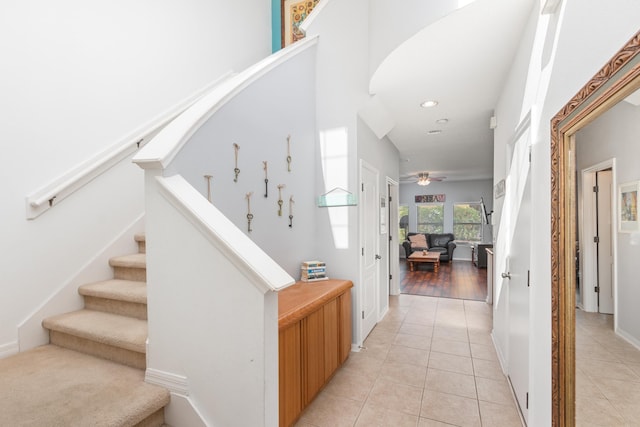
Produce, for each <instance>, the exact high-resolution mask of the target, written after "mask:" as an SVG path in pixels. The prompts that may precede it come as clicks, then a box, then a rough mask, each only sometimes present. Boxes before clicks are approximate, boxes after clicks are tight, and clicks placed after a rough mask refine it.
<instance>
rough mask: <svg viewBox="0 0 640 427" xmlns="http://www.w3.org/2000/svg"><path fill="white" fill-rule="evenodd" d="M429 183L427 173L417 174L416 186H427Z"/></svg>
mask: <svg viewBox="0 0 640 427" xmlns="http://www.w3.org/2000/svg"><path fill="white" fill-rule="evenodd" d="M430 183H431V181H430V180H429V174H428V173H419V174H418V181H417V184H418V185H422V186H425V185H429V184H430Z"/></svg>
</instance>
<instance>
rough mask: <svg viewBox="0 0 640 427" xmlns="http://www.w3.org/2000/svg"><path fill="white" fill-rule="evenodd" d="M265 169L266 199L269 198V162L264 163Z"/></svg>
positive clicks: (264, 161)
mask: <svg viewBox="0 0 640 427" xmlns="http://www.w3.org/2000/svg"><path fill="white" fill-rule="evenodd" d="M262 164H263V165H264V166H263V169H264V197H269V177H268V171H267V161H266V160H263V161H262Z"/></svg>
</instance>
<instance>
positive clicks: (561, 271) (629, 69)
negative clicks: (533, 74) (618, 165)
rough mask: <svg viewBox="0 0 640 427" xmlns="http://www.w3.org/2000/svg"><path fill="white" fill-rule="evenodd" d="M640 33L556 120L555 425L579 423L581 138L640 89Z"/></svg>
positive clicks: (553, 209) (553, 160)
mask: <svg viewBox="0 0 640 427" xmlns="http://www.w3.org/2000/svg"><path fill="white" fill-rule="evenodd" d="M639 53H640V32H638V33H636V34H635V36H633V38H632V39H631V40H630V41H629V42H628V43H627V44H626V45H625V46H624V47H623V48H622V49H621V50H620V51H619V52H618V53H616V55H615V56H614V57H613V58H612V59H611V60H610V61H609V62H607V63H606V64H605V66H604V67H602V69H601V70H600V71H599V72H598V73H597V74H596V75H595V76H594V77H593V78H592V79H591V80H589V82H588V83H587V84H586V85H585V86H584V87H582V89H580V91H579V92H578V93H577V94H576V95H575V96H574V97H573V98H572V99H571V100H570V101H569V102H568V103H567V104H566V105H565V106H564V107H563V108H562V109H561V110H560V111H559V112H558V114H556V115H555V116H554V117H553V119H551V316H552V319H551V321H552V324H551V339H552V343H551V357H552V360H551V369H552V373H551V387H552V390H551V392H552V393H551V397H552V419H553V426H559V427H564V426H573V425H574V424H575V253H576V251H575V245H576V243H575V242H576V203H575V201H576V182H575V177H576V174H575V172H576V170H575V164H576V163H575V134H576V132H577V131H578V130H580V129H581V128H583V127H584V126H585V125H587V124H588V123H590V122H592V121H593V120H595V119H596V118H597V117H598V116H599V115H601V114H602V113H604V112H605V111H607V110H608V109H609V108H611V107H612V106H613V105H615V104H616V103H618V102H619V101H621V100H622V99H624V98H625V97H627V96H628V95H629V94H631V93H632V92H634V91H635V90H636V89H638V88H639V87H640V55H639Z"/></svg>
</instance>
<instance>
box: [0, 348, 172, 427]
mask: <svg viewBox="0 0 640 427" xmlns="http://www.w3.org/2000/svg"><path fill="white" fill-rule="evenodd" d="M0 378H2V381H0V425H17V424H19V425H34V426H35V425H42V426H44V425H46V426H74V427H75V426H87V425H91V426H116V425H118V426H123V425H135V424H137V423H139V422H140V421H142V420H144V419H145V418H146V417H148V416H149V415H151V414H153V413H154V412H156V411H157V410H159V409H161V408H162V407H164V406H166V405H167V404H168V403H169V398H170V397H169V392H168V391H167V390H166V389H164V388H162V387H158V386H155V385H151V384H148V383H145V382H144V371H142V370H139V369H135V368H130V367H127V366H124V365H120V364H118V363H115V362H110V361H107V360H103V359H100V358H97V357H93V356H89V355H86V354H82V353H78V352H76V351H73V350H68V349H65V348H61V347H58V346H55V345H51V344H49V345H44V346H41V347H37V348H35V349H33V350H29V351H26V352H23V353H18V354H16V355H14V356H10V357H7V358H5V359H2V360H0ZM34 402H37V404H34Z"/></svg>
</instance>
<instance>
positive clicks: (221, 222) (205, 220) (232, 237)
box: [156, 175, 295, 293]
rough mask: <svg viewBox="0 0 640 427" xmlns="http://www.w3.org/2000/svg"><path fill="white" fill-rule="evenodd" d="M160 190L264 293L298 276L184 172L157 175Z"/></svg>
mask: <svg viewBox="0 0 640 427" xmlns="http://www.w3.org/2000/svg"><path fill="white" fill-rule="evenodd" d="M156 180H157V182H158V190H159V192H160V194H162V195H163V196H164V197H165V199H167V200H168V201H169V203H171V204H172V205H173V206H174V207H175V208H176V209H177V210H178V211H179V212H180V213H181V214H182V215H183V216H184V217H185V218H187V219H188V220H189V221H190V222H191V223H192V224H193V225H194V227H195V228H197V229H198V230H199V231H200V233H202V235H203V236H205V237H206V238H207V240H209V241H210V242H211V243H212V244H213V245H214V246H215V247H216V248H217V249H218V250H219V251H220V252H222V253H223V254H224V255H225V256H226V258H227V259H228V260H229V261H230V262H231V263H232V264H234V265H235V266H236V267H237V268H238V271H240V272H242V273H243V274H244V275H245V277H247V278H248V279H249V280H250V281H251V282H252V283H253V285H254V286H255V287H256V288H257V289H258V290H260V292H262V293H266V292H269V291H279V290H282V289H284V288H286V287H289V286H291V285H293V284H294V283H295V279H294V278H293V277H291V276H290V275H289V273H287V272H286V271H284V269H283V268H282V267H280V265H278V264H277V263H276V262H275V261H274V260H273V259H272V258H271V257H269V255H267V254H266V253H265V252H264V251H263V250H262V249H260V247H259V246H258V245H256V244H255V243H254V241H253V240H251V239H250V238H249V237H248V236H247V235H246V234H244V233H243V232H242V231H240V229H239V228H238V227H236V226H235V224H233V223H232V222H231V220H230V219H229V218H227V217H226V216H224V215H223V214H222V212H220V211H219V210H218V209H217V208H216V207H215V206H214V205H212V204H211V203H210V202H208V201H207V199H205V198H204V197H202V194H200V193H199V192H198V191H197V190H196V189H195V188H193V187H192V186H191V184H189V183H188V182H187V181H186V180H185V179H184V178H183V177H182V176H181V175H174V176H171V177H167V178H165V177H161V176H160V177H156Z"/></svg>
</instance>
